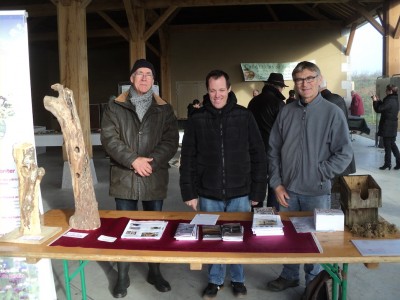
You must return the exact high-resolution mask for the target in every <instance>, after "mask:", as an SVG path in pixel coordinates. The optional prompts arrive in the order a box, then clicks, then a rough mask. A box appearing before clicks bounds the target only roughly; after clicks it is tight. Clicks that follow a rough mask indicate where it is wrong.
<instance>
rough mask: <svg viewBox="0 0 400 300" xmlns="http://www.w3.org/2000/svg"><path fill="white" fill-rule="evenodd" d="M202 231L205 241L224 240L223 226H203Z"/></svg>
mask: <svg viewBox="0 0 400 300" xmlns="http://www.w3.org/2000/svg"><path fill="white" fill-rule="evenodd" d="M201 230H202V237H203V240H204V241H216V240H222V231H221V225H203V226H201Z"/></svg>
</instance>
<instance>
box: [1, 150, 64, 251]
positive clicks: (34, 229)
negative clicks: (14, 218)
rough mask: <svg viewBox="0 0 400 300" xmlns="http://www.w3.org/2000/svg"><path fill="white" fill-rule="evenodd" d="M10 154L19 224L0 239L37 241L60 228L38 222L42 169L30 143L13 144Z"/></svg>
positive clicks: (22, 241) (20, 241) (44, 239)
mask: <svg viewBox="0 0 400 300" xmlns="http://www.w3.org/2000/svg"><path fill="white" fill-rule="evenodd" d="M13 157H14V161H15V164H16V168H17V174H18V183H19V185H18V197H19V208H20V217H21V218H20V227H19V228H16V229H15V230H13V231H11V232H9V233H7V234H5V235H4V236H2V237H0V241H1V242H9V243H24V244H40V243H43V242H44V241H46V240H47V239H49V238H50V237H52V236H53V235H55V234H56V233H58V232H59V231H61V227H48V226H42V225H41V223H40V211H39V185H40V182H41V181H42V178H43V176H44V174H45V171H44V169H43V168H38V166H37V163H36V156H35V147H34V146H33V145H32V144H30V143H19V144H15V145H14V148H13Z"/></svg>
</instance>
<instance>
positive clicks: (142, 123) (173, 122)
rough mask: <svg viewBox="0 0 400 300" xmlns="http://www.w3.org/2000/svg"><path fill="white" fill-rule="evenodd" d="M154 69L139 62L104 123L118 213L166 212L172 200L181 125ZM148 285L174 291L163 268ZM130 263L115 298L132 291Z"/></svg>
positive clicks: (121, 267) (156, 267)
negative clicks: (158, 88)
mask: <svg viewBox="0 0 400 300" xmlns="http://www.w3.org/2000/svg"><path fill="white" fill-rule="evenodd" d="M154 76H155V71H154V66H153V64H152V63H150V62H148V61H147V60H145V59H139V60H137V61H136V62H135V64H134V65H133V67H132V69H131V73H130V82H131V86H130V88H129V90H128V91H126V92H124V93H122V94H121V95H119V96H118V97H117V98H116V99H111V100H110V101H109V103H108V106H107V107H106V108H105V111H104V114H103V118H102V123H101V143H102V145H103V147H104V149H105V151H106V152H107V154H108V155H109V156H110V196H112V197H114V198H115V204H116V208H117V210H133V211H135V210H138V202H139V201H141V202H142V206H143V210H147V211H161V210H162V207H163V199H165V198H166V196H167V188H168V168H169V160H170V159H171V158H172V157H174V155H175V153H176V151H177V150H178V143H179V132H178V122H177V119H176V117H175V114H174V111H173V109H172V107H171V105H169V104H168V103H167V102H166V101H164V100H163V99H161V98H160V97H159V96H158V95H157V94H155V93H153V90H152V85H153V83H154ZM148 265H149V272H148V275H147V282H148V283H150V284H152V285H154V286H155V288H156V289H157V290H158V291H160V292H167V291H169V290H171V286H170V284H169V283H168V281H166V280H165V279H164V278H163V276H162V275H161V272H160V264H159V263H149V264H148ZM129 266H130V263H129V262H118V263H117V268H118V279H117V283H116V284H115V286H114V289H113V292H112V295H113V296H114V298H123V297H125V296H126V295H127V293H128V292H127V288H128V287H129V285H130V279H129V275H128V273H129Z"/></svg>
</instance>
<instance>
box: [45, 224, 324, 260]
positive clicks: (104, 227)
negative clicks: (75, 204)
mask: <svg viewBox="0 0 400 300" xmlns="http://www.w3.org/2000/svg"><path fill="white" fill-rule="evenodd" d="M128 221H129V218H117V219H115V218H101V227H100V228H98V229H96V230H92V231H89V234H88V236H86V237H85V238H83V239H78V238H71V237H65V236H61V237H60V238H59V239H57V240H55V241H54V242H53V243H51V244H50V246H63V247H82V248H97V249H128V250H149V251H193V252H206V251H207V252H250V253H253V252H254V253H263V252H265V253H318V252H319V250H318V247H317V245H316V243H315V241H314V238H313V236H312V234H311V233H297V232H296V230H295V229H294V227H293V225H292V223H291V222H290V221H283V224H284V229H283V230H284V233H285V235H283V236H255V235H253V233H252V231H251V222H250V221H241V222H240V223H241V224H242V225H243V227H244V237H243V242H227V241H203V240H201V237H200V238H199V240H197V241H177V240H175V239H174V233H175V230H176V228H177V226H178V223H179V222H185V223H189V222H190V220H169V221H168V225H167V228H166V229H165V231H164V234H163V236H162V237H161V239H159V240H152V239H121V238H120V237H121V234H122V232H123V231H124V229H125V226H126V225H127V224H128ZM164 221H165V220H164ZM232 222H233V221H230V222H218V223H217V224H223V223H232ZM234 222H238V221H234ZM71 231H74V232H86V233H87V232H88V231H79V230H71ZM100 235H106V236H112V237H118V238H117V240H116V241H115V242H113V243H109V242H103V241H99V240H98V239H97V238H98V237H99V236H100Z"/></svg>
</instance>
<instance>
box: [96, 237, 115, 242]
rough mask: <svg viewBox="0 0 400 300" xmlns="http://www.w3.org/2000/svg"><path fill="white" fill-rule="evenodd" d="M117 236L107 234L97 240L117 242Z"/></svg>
mask: <svg viewBox="0 0 400 300" xmlns="http://www.w3.org/2000/svg"><path fill="white" fill-rule="evenodd" d="M116 239H117V238H116V237H113V236H107V235H101V236H99V237H98V238H97V240H99V241H102V242H108V243H113V242H115V240H116Z"/></svg>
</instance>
